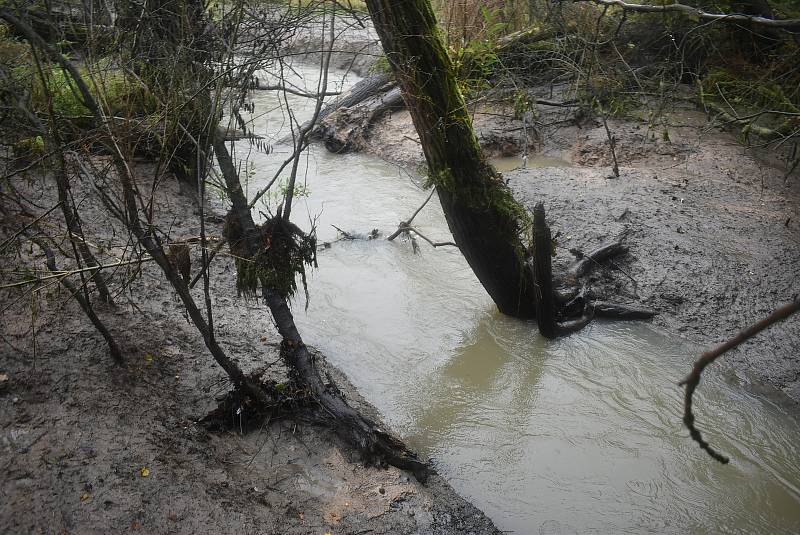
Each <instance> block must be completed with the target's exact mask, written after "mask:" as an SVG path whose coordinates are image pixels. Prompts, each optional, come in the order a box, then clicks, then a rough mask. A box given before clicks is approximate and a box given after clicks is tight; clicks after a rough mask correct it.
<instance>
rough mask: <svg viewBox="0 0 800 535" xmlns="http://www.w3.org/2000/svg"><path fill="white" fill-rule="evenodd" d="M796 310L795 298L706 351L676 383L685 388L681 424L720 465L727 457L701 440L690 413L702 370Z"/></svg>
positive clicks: (701, 436) (726, 461) (797, 301)
mask: <svg viewBox="0 0 800 535" xmlns="http://www.w3.org/2000/svg"><path fill="white" fill-rule="evenodd" d="M798 310H800V299H798V298H795V300H794V301H792V302H791V303H788V304H786V305H783V306H782V307H780V308H779V309H777V310H776V311H775V312H773V313H772V314H770V315H769V316H767V317H766V318H764V319H763V320H761V321H759V322H757V323H754V324H753V325H750V326H749V327H747V328H746V329H744V330H743V331H742V332H740V333H739V334H737V335H736V336H734V337H733V338H731V339H730V340H728V341H727V342H725V343H723V344H721V345H719V346H717V347H715V348H714V349H711V350H709V351H706V352H705V353H703V354H702V355H700V358H699V359H697V361H695V363H694V366H693V367H692V372H691V373H690V374H689V375H687V376H686V378H685V379H684V380H683V381H681V382H680V383H678V385H679V386H686V393H685V396H684V400H683V423H684V424H686V428H687V429H688V430H689V433H690V434H691V436H692V440H694V441H695V442H697V443H698V444H700V447H701V448H702V449H704V450H705V451H706V452H707V453H708V454H709V455H710V456H711V457H712V458H714V459H715V460H717V461H719V462H721V463H722V464H727V463H728V461H729V459H728V457H726V456H725V455H723V454H721V453H719V452H718V451H716V450H715V449H714V448H713V447H711V445H710V444H709V443H708V442H706V441H705V440H704V439H703V435H702V434H701V433H700V430H698V429H697V427H696V426H695V425H694V423H695V417H694V413H693V412H692V396H693V395H694V391H695V390H696V389H697V385H699V384H700V377H701V375H702V373H703V370H704V369H705V368H706V366H708V365H709V364H711V363H712V362H714V361H715V360H717V359H718V358H719V357H721V356H722V355H723V354H725V353H726V352H727V351H729V350H731V349H733V348H735V347H737V346H739V345H740V344H742V343H743V342H744V341H745V340H747V339H749V338H752V337H753V336H755V335H756V334H758V333H760V332H761V331H763V330H764V329H766V328H767V327H770V326H772V325H774V324H775V323H778V322H779V321H782V320H785V319H786V318H788V317H789V316H791V315H792V314H794V313H795V312H797V311H798Z"/></svg>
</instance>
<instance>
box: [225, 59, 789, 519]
mask: <svg viewBox="0 0 800 535" xmlns="http://www.w3.org/2000/svg"><path fill="white" fill-rule="evenodd" d="M299 72H300V74H301V75H302V76H307V77H308V81H309V85H311V83H313V80H314V77H315V75H316V70H315V69H306V70H302V69H300V70H299ZM298 82H299V83H302V81H301V80H298ZM255 98H256V103H257V113H259V112H260V113H262V115H260V116H259V117H257V118H256V124H257V125H259V126H258V127H257V128H256V131H261V132H265V133H269V134H270V135H273V136H275V139H279V138H280V136H281V135H282V134H281V133H279V132H278V130H279V129H280V126H281V125H283V126H284V127H285V121H284V120H283V116H282V115H281V114H280V112H279V110H273V111H271V112H266V113H265V110H269V109H271V108H272V107H274V106H275V102H276V101H275V100H274V99H273V96H272V95H270V94H268V93H261V94H258V95H256V97H255ZM294 102H295V103H297V104H300V102H299V101H298V100H294ZM310 111H311V108H310V107H309V106H308V105H306V106H305V108H302V107H301V108H300V109H299V110H295V112H296V113H298V115H300V116H302V114H303V113H306V114H308V113H310ZM284 132H285V129H284ZM248 150H249V149H248V148H247V145H246V143H239V148H238V152H239V154H238V156H239V157H240V158H244V157H245V156H248V154H247V152H246V151H248ZM287 151H288V149H287V148H286V147H281V146H280V145H276V146H275V152H273V153H272V154H269V155H264V154H258V153H255V152H252V153H250V154H249V160H250V161H251V162H252V164H253V178H252V184H251V191H252V190H253V189H254V188H255V187H257V186H258V185H259V184H262V183H264V181H266V180H268V178H269V177H271V176H272V172H273V170H274V169H275V168H276V167H277V165H278V164H279V163H280V162H281V161H282V160H283V159H284V158H285V156H286V152H287ZM531 160H532V159H529V161H528V166H532V165H537V166H545V167H546V166H548V165H560V164H559V163H558V162H541V163H542V164H543V165H538V163H537V162H536V161H535V160H534V161H531ZM502 163H503V166H506V164H507V165H514V166H515V167H516V166H518V164H519V163H520V162H519V161H516V162H512V161H507V162H502ZM302 167H303V182H304V185H305V186H306V190H307V191H306V193H307V195H306V196H303V197H301V198H300V199H299V200H298V202H297V204H296V206H295V209H294V212H293V214H294V215H295V216H296V217H297V219H298V220H300V221H305V222H306V223H305V226H306V227H310V226H311V224H312V221H313V222H314V224H315V225H316V228H317V232H318V235H319V237H320V240H321V241H333V240H335V239H336V237H337V231H336V230H335V229H334V228H333V227H332V226H331V225H336V226H338V227H340V228H342V229H345V230H347V231H357V232H361V233H366V232H368V231H369V230H371V229H373V228H377V229H379V230H381V231H382V232H383V233H384V236H385V235H386V234H387V233H390V232H391V231H392V230H394V229H395V228H396V227H397V223H398V222H399V221H401V220H403V219H406V218H407V217H408V216H409V215H410V214H411V213H412V212H413V211H414V210H415V209H416V208H417V207H418V206H419V205H420V204H421V203H422V201H424V199H425V198H426V196H427V193H426V192H424V191H422V190H420V189H419V187H418V186H417V185H416V183H415V182H414V180H412V179H411V178H410V177H409V176H408V175H407V174H406V173H405V172H404V171H402V170H400V169H398V168H396V167H394V166H392V165H391V164H387V163H386V162H383V161H380V160H377V159H374V158H370V157H368V156H364V155H344V156H335V155H331V154H328V153H327V152H326V151H325V150H324V148H321V147H312V148H311V150H310V151H309V153H308V156H307V158H306V160H305V161H304V165H303V166H302ZM261 209H262V210H264V211H266V209H265V208H264V207H263V206H262V207H261ZM415 223H416V226H417V227H418V228H419V229H420V230H421V231H422V232H424V233H425V234H426V235H428V236H429V237H430V238H432V239H436V240H444V239H448V238H449V234H448V232H447V226H446V224H445V222H444V219H443V216H442V214H441V211H440V208H439V207H438V204H437V203H435V202H432V203H431V204H430V205H429V206H428V207H426V208H425V209H424V210H423V211H422V212H421V213H420V215H419V216H417V220H416V221H415ZM420 246H421V253H420V254H414V253H413V251H412V247H411V244H410V243H408V242H405V241H402V240H396V241H395V242H388V241H386V240H384V239H379V240H371V241H368V240H356V241H340V242H336V243H333V244H332V246H331V247H330V248H329V249H326V250H323V251H321V252H320V254H319V264H320V268H319V270H317V271H315V272H314V273H313V274H312V275H311V278H310V288H309V290H310V292H311V301H310V303H309V304H308V305H309V306H308V310H307V311H306V312H304V311H303V306H304V305H305V303H304V302H303V301H302V300H300V301H299V302H297V303H296V305H295V307H294V309H295V313H296V317H297V320H298V323H299V324H300V328H301V331H302V332H303V333H304V337H305V339H306V341H307V342H308V343H310V344H313V345H315V346H317V347H319V348H320V349H321V350H322V351H323V352H324V353H325V354H326V355H327V356H328V358H329V359H330V360H331V361H332V362H334V363H335V364H336V365H337V366H339V367H340V368H341V369H343V370H344V371H345V372H346V373H347V374H348V375H349V377H350V378H351V380H352V381H353V383H354V384H355V385H356V386H357V387H358V388H359V389H360V390H361V392H362V393H363V394H364V396H365V397H366V398H367V399H368V400H369V401H371V402H372V403H373V404H374V405H376V406H377V407H378V408H379V409H380V410H381V412H382V413H383V414H384V415H385V417H386V419H387V420H388V421H389V423H390V424H392V425H393V426H394V427H395V429H397V430H398V431H399V432H400V433H401V434H402V435H403V436H404V437H405V438H406V439H407V440H408V441H409V442H410V443H411V445H412V446H414V447H415V448H418V449H419V450H421V451H422V452H423V453H425V454H427V455H430V456H431V457H432V458H433V459H434V462H435V464H436V466H437V467H438V469H439V471H440V472H441V473H443V474H444V475H445V476H446V477H447V478H448V479H449V480H450V482H451V483H452V485H453V486H454V487H455V488H456V489H457V490H458V491H460V492H461V493H462V494H463V495H465V496H466V497H467V498H469V499H470V500H471V501H473V503H475V504H476V505H477V506H478V507H479V508H481V509H483V510H484V511H485V512H486V513H487V514H488V515H489V516H490V517H491V518H492V519H493V520H494V521H495V523H496V524H497V525H498V527H500V529H503V530H511V531H513V532H516V533H650V532H652V533H687V532H689V533H720V532H725V533H762V532H771V533H797V532H800V468H798V466H797V461H798V458H799V457H798V453H799V452H800V447H799V446H798V443H799V441H800V423H798V421H797V420H796V419H795V418H793V417H792V416H791V415H790V414H788V413H787V412H786V411H785V410H784V409H783V408H782V407H781V406H780V404H778V403H773V402H771V401H769V400H768V399H765V398H764V397H763V396H756V395H753V394H750V393H748V389H746V388H741V384H740V383H741V382H746V381H747V378H746V377H740V376H737V375H736V374H734V373H733V372H730V371H726V369H725V367H724V365H723V366H719V367H716V368H714V369H712V370H709V372H707V377H706V379H705V380H704V383H703V387H702V389H701V392H699V394H698V401H697V412H698V416H699V418H700V419H701V422H702V425H703V427H704V429H705V430H706V433H707V435H708V438H709V439H710V440H711V441H712V443H714V444H715V445H717V446H719V448H720V449H721V450H722V451H724V452H725V453H727V454H729V455H730V456H731V458H732V461H731V464H730V465H728V466H721V465H718V464H716V463H715V462H713V461H711V460H710V459H708V458H707V457H706V456H705V454H703V453H702V452H700V451H699V450H698V448H696V447H695V445H694V443H692V442H691V441H690V440H689V439H688V434H687V432H686V431H685V430H684V429H683V428H682V425H681V420H680V418H681V415H680V410H681V403H682V399H681V390H680V389H679V388H678V387H677V386H676V382H677V380H678V379H679V378H681V377H682V376H683V375H684V374H685V373H686V372H687V371H688V369H689V362H690V361H691V360H692V358H693V357H692V355H694V354H696V353H697V352H698V348H696V347H691V346H689V345H687V344H684V343H682V342H679V341H676V340H674V339H671V338H668V337H666V336H664V335H662V334H659V333H658V332H655V331H654V330H653V329H651V328H650V327H649V326H647V325H646V324H643V323H595V324H593V325H591V326H590V327H589V328H587V329H585V330H584V331H582V332H580V333H579V334H576V335H573V336H570V337H568V338H564V339H561V340H556V341H548V340H544V339H543V338H541V337H540V336H539V335H538V333H537V332H536V328H535V325H532V324H530V323H526V322H522V321H518V320H513V319H510V318H507V317H504V316H501V315H499V314H498V313H497V312H496V311H495V309H494V307H493V305H492V303H491V302H490V300H489V299H488V297H487V296H486V294H485V292H484V291H483V290H482V288H481V287H480V285H479V284H478V282H477V281H476V280H475V278H474V276H473V275H472V273H471V272H470V270H469V268H468V266H467V265H466V263H465V262H464V260H463V258H462V257H461V256H460V254H459V253H458V252H457V251H455V250H453V249H452V248H440V249H436V250H434V249H432V248H430V247H428V246H427V245H426V244H425V243H423V242H421V241H420Z"/></svg>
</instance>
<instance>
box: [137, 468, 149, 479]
mask: <svg viewBox="0 0 800 535" xmlns="http://www.w3.org/2000/svg"><path fill="white" fill-rule="evenodd" d="M139 474H141V476H142V477H147V476H149V475H150V469H149V468H147V467H146V466H143V467H142V469H141V470H139Z"/></svg>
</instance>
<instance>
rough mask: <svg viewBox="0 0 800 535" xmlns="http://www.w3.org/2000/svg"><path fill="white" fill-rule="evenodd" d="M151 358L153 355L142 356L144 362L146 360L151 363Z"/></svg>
mask: <svg viewBox="0 0 800 535" xmlns="http://www.w3.org/2000/svg"><path fill="white" fill-rule="evenodd" d="M153 358H154V357H153V355H151V354H150V353H148V354H146V355H145V356H144V360H146V361H147V362H153Z"/></svg>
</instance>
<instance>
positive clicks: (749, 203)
mask: <svg viewBox="0 0 800 535" xmlns="http://www.w3.org/2000/svg"><path fill="white" fill-rule="evenodd" d="M542 97H543V98H552V95H551V94H548V93H543V94H542ZM511 115H512V114H511V113H510V112H509V110H506V109H504V108H503V107H502V106H499V107H498V106H491V105H481V106H478V107H476V108H475V109H474V119H475V128H476V131H477V134H478V137H479V139H480V140H481V143H482V145H483V146H484V148H485V149H486V150H487V153H488V154H489V155H490V156H492V157H495V158H497V157H501V159H500V160H499V161H498V164H499V166H500V167H502V168H503V170H504V171H505V173H504V175H505V177H506V178H507V179H508V180H509V184H510V186H511V187H512V189H513V190H514V192H515V193H516V195H517V197H518V199H519V200H521V201H522V202H523V203H525V204H526V206H528V207H530V208H533V205H534V204H535V203H536V202H537V201H544V203H545V206H546V209H547V210H548V220H549V222H550V224H551V226H552V228H553V232H554V233H558V232H560V234H561V235H560V237H559V238H558V242H559V247H558V257H557V258H556V264H561V265H564V264H566V263H568V262H569V261H571V260H572V259H573V258H572V256H571V255H570V253H569V252H568V251H569V249H571V248H578V249H581V250H590V249H592V248H594V247H595V246H597V245H599V244H601V243H602V242H603V241H606V240H609V239H610V238H613V237H616V236H618V235H620V234H622V233H627V238H626V242H627V244H628V245H629V246H630V248H631V252H630V254H629V255H627V256H626V257H625V258H622V259H621V260H620V261H618V262H617V263H618V265H619V268H621V270H624V272H623V271H620V270H619V269H613V270H611V271H609V270H605V271H602V272H598V274H597V275H596V279H597V280H596V281H595V283H596V284H599V285H601V286H603V287H604V290H605V291H607V292H611V293H612V294H615V295H616V299H617V300H619V301H622V302H628V303H633V304H637V303H638V304H644V305H647V306H649V307H652V308H654V309H656V310H658V311H659V312H660V314H659V315H658V316H657V317H656V318H655V319H654V320H653V321H654V323H655V324H656V325H657V326H659V327H660V328H661V329H663V330H664V331H666V332H668V333H671V334H672V335H674V336H678V337H681V338H685V339H688V340H690V341H692V342H695V343H697V344H699V345H701V346H708V345H711V344H715V343H718V342H721V341H722V340H724V339H726V338H728V337H730V336H731V335H733V334H734V333H736V332H738V331H739V330H740V329H742V328H743V327H745V326H747V325H749V324H750V323H753V322H754V321H756V320H758V319H761V318H762V317H764V316H766V315H767V314H768V313H769V312H771V311H772V310H774V309H775V308H777V307H778V306H780V305H781V304H783V303H785V302H787V301H789V300H791V299H792V298H793V297H795V296H796V295H797V293H798V286H797V281H798V280H800V179H799V178H798V176H797V175H796V173H795V174H794V175H792V176H790V177H787V178H785V177H784V175H785V167H783V166H780V165H777V164H778V163H780V162H779V158H778V156H779V155H778V154H777V153H771V152H769V151H764V150H755V149H748V148H746V147H744V146H743V145H742V144H741V143H740V142H739V141H738V140H737V139H736V138H735V137H734V136H733V135H731V134H728V133H726V132H724V131H722V130H720V129H719V128H717V127H715V126H713V125H710V124H709V123H708V121H707V118H706V116H705V115H704V114H702V113H700V112H698V111H696V110H695V109H694V108H693V107H692V106H691V105H685V104H683V105H682V104H679V103H676V104H674V105H673V109H672V111H671V112H670V113H668V114H667V115H666V117H665V120H664V124H663V125H660V126H659V127H658V128H656V129H652V130H651V129H648V127H647V125H646V123H644V122H638V121H633V120H631V121H626V120H609V121H608V126H609V128H610V130H611V132H612V133H613V135H614V136H615V138H616V140H617V159H618V161H619V166H620V175H621V176H620V177H619V178H613V177H612V172H611V165H612V157H611V153H610V150H609V147H608V138H607V134H606V131H605V128H604V127H603V125H602V123H600V122H599V121H596V120H591V119H589V120H587V119H586V118H584V117H582V116H581V115H580V113H578V114H577V115H576V109H574V108H558V107H546V106H541V107H540V108H539V111H538V114H537V115H536V117H535V120H533V121H531V122H528V121H523V120H520V119H511V118H509V117H510V116H511ZM531 125H533V128H531ZM367 150H368V151H369V152H372V153H374V154H376V155H379V156H381V157H383V158H386V159H389V160H391V161H394V162H396V163H398V164H399V165H402V166H405V167H411V168H413V169H422V167H423V163H424V159H423V156H422V152H421V149H420V147H419V143H418V141H417V136H416V133H415V132H414V129H413V125H412V124H411V120H410V116H409V114H408V112H407V111H401V112H396V113H394V114H392V115H391V116H389V117H386V118H384V119H383V120H381V121H380V122H379V123H378V124H376V125H375V127H374V128H373V130H372V137H371V138H370V142H369V143H368V144H367ZM509 156H510V157H511V158H508V157H509ZM526 156H527V167H526V168H525V167H524V166H525V157H526ZM502 157H505V158H502ZM511 169H513V170H511ZM798 355H800V318H796V317H795V318H791V319H790V320H788V321H786V322H783V323H781V324H779V325H777V326H776V327H774V328H772V329H771V330H770V331H768V332H766V333H763V334H761V335H760V336H758V337H756V338H755V339H753V340H751V341H750V342H748V343H747V344H745V345H744V346H743V347H741V348H739V349H738V350H736V351H733V352H731V353H730V354H728V355H726V357H725V360H726V361H728V362H729V363H731V364H732V365H733V366H734V367H736V368H737V369H738V370H739V371H741V372H742V374H743V376H744V377H745V380H752V384H751V385H750V387H751V388H753V389H756V390H763V391H764V393H765V394H769V393H770V388H771V387H772V386H774V387H776V388H778V389H780V390H781V391H782V392H784V393H785V394H787V395H788V396H789V397H790V398H791V399H793V400H794V401H795V402H798V401H800V357H798ZM695 357H696V356H695V355H687V356H686V359H687V364H688V363H689V362H691V361H692V360H693V359H694V358H695ZM687 370H688V367H687ZM764 385H767V388H764V389H762V388H761V386H764ZM779 397H780V396H779Z"/></svg>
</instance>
